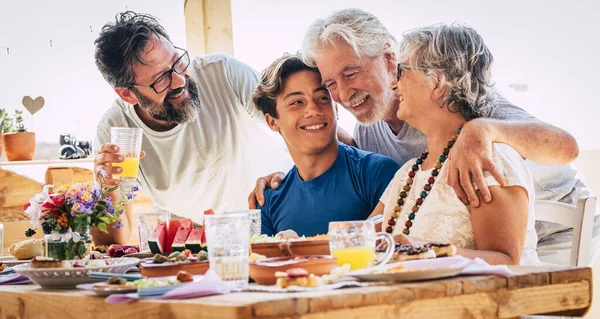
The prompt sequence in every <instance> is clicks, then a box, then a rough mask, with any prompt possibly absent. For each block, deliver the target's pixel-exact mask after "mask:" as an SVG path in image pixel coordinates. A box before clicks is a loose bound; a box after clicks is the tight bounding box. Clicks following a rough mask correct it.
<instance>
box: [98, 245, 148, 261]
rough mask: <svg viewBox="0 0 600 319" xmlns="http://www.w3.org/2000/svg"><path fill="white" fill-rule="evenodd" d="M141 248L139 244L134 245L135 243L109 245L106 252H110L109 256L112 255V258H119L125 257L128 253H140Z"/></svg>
mask: <svg viewBox="0 0 600 319" xmlns="http://www.w3.org/2000/svg"><path fill="white" fill-rule="evenodd" d="M139 252H140V249H139V247H138V246H134V245H123V246H121V245H116V244H113V245H110V246H109V247H108V249H107V250H106V253H107V254H108V256H110V257H111V258H118V257H123V256H125V255H127V254H136V253H139Z"/></svg>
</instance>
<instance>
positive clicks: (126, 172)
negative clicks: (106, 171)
mask: <svg viewBox="0 0 600 319" xmlns="http://www.w3.org/2000/svg"><path fill="white" fill-rule="evenodd" d="M112 165H113V166H114V167H120V168H122V169H123V171H122V172H121V173H120V174H113V176H115V177H120V178H137V175H138V168H139V166H140V159H139V158H137V157H125V160H124V161H123V162H121V163H113V164H112Z"/></svg>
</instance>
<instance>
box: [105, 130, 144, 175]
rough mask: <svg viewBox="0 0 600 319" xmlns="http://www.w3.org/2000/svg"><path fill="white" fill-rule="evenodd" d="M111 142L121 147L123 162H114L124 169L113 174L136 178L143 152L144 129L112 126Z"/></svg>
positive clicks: (120, 152) (114, 164) (115, 165)
mask: <svg viewBox="0 0 600 319" xmlns="http://www.w3.org/2000/svg"><path fill="white" fill-rule="evenodd" d="M110 142H111V143H112V144H115V145H117V146H118V147H119V154H120V155H122V156H123V162H120V163H113V164H112V165H113V166H114V167H120V168H121V169H122V171H121V173H119V174H113V176H114V177H116V178H121V179H136V178H137V176H138V170H139V166H140V153H141V152H142V129H141V128H131V127H111V128H110Z"/></svg>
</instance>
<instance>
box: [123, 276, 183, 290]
mask: <svg viewBox="0 0 600 319" xmlns="http://www.w3.org/2000/svg"><path fill="white" fill-rule="evenodd" d="M180 283H181V281H179V280H177V279H168V280H152V279H147V278H143V279H138V280H136V281H131V282H127V285H128V286H133V287H136V288H150V287H163V286H171V285H179V284H180Z"/></svg>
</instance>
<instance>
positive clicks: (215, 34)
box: [184, 0, 233, 56]
mask: <svg viewBox="0 0 600 319" xmlns="http://www.w3.org/2000/svg"><path fill="white" fill-rule="evenodd" d="M184 15H185V28H186V41H187V49H188V51H189V52H190V54H191V55H192V56H198V55H203V54H209V53H215V52H223V53H227V54H229V55H231V56H233V26H232V19H231V1H230V0H186V2H185V7H184Z"/></svg>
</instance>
